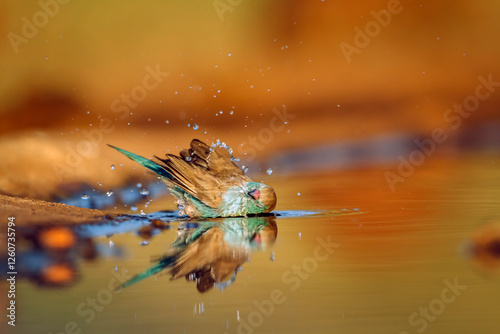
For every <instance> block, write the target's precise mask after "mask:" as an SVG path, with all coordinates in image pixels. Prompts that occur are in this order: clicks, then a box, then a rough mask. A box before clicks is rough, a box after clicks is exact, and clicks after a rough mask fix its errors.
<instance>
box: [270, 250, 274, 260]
mask: <svg viewBox="0 0 500 334" xmlns="http://www.w3.org/2000/svg"><path fill="white" fill-rule="evenodd" d="M269 259H270V260H271V261H272V262H274V251H272V252H271V257H270V258H269Z"/></svg>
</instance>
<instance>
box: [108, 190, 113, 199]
mask: <svg viewBox="0 0 500 334" xmlns="http://www.w3.org/2000/svg"><path fill="white" fill-rule="evenodd" d="M113 194H114V192H113V190H110V191H108V192H107V193H106V195H108V197H111V196H113Z"/></svg>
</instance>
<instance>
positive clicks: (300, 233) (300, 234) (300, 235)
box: [299, 232, 302, 240]
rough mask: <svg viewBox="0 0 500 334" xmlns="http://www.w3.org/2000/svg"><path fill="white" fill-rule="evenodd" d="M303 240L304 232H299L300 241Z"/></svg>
mask: <svg viewBox="0 0 500 334" xmlns="http://www.w3.org/2000/svg"><path fill="white" fill-rule="evenodd" d="M300 239H302V232H299V240H300Z"/></svg>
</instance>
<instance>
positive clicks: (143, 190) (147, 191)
mask: <svg viewBox="0 0 500 334" xmlns="http://www.w3.org/2000/svg"><path fill="white" fill-rule="evenodd" d="M139 193H140V194H141V195H144V196H145V195H149V190H147V189H142V190H141V191H140V192H139Z"/></svg>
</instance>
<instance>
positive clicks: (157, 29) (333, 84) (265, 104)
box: [0, 0, 500, 198]
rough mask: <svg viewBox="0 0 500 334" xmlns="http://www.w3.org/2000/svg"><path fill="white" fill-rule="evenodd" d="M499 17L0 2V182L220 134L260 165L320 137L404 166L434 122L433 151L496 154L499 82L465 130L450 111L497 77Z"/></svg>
mask: <svg viewBox="0 0 500 334" xmlns="http://www.w3.org/2000/svg"><path fill="white" fill-rule="evenodd" d="M499 14H500V4H498V3H495V2H492V1H485V0H483V1H475V2H471V1H440V2H437V3H436V2H431V1H400V2H399V1H394V0H390V1H357V2H355V3H349V2H338V1H337V2H336V1H328V0H326V1H321V0H315V1H284V0H282V1H264V0H259V1H248V0H215V1H211V0H210V1H180V0H179V1H146V2H142V3H140V4H139V3H137V2H135V1H134V2H133V1H110V2H103V3H97V2H90V3H88V2H78V1H69V2H68V3H66V1H62V0H61V1H60V2H59V1H56V0H41V1H40V2H39V1H23V2H19V1H3V2H2V4H0V15H1V16H2V19H1V20H0V22H1V23H0V32H1V35H2V36H4V37H3V38H2V39H1V41H0V60H1V61H0V65H1V66H0V73H1V76H2V79H3V80H2V81H1V82H0V134H1V141H0V146H2V147H3V149H2V151H3V156H4V157H5V158H4V159H3V163H2V164H0V175H1V176H0V192H3V193H6V194H14V195H25V196H30V197H35V198H50V196H46V195H45V194H46V193H54V192H58V191H61V189H62V188H64V189H66V191H68V190H67V189H73V188H71V187H73V186H74V187H76V188H75V189H77V188H78V187H79V186H78V183H79V182H84V183H88V184H95V181H96V175H101V177H102V178H101V180H102V179H105V180H106V182H107V185H109V186H113V184H117V183H119V182H120V180H122V179H123V178H124V177H127V176H130V175H131V174H134V173H136V172H135V171H133V170H132V169H133V167H128V166H125V167H124V168H123V170H120V169H119V168H118V170H116V171H111V170H110V168H109V166H110V165H111V164H112V163H115V164H116V163H117V162H125V161H127V160H126V158H122V157H119V156H118V155H116V154H115V153H114V152H111V150H110V149H109V148H107V146H105V144H106V143H111V144H114V145H117V146H119V147H123V148H125V149H127V150H131V151H133V152H137V153H139V154H141V155H144V156H146V157H150V156H152V155H153V154H157V155H160V154H161V153H163V152H167V151H172V152H174V153H177V152H178V151H179V150H180V149H181V148H183V147H186V146H187V145H188V143H189V141H190V140H191V139H192V138H194V137H197V138H199V139H201V140H204V141H207V142H213V141H215V140H217V139H220V140H221V141H224V142H226V143H228V144H229V145H230V146H232V147H233V149H234V150H235V155H236V156H240V157H241V158H242V161H243V162H245V158H247V159H246V160H251V161H247V162H246V163H250V164H252V163H253V164H257V163H260V165H257V166H258V167H257V168H261V172H263V171H265V170H266V169H267V167H273V168H275V167H278V171H279V169H280V168H282V169H283V170H285V169H287V166H288V164H290V161H292V160H293V159H294V157H295V160H297V161H298V160H301V159H303V158H304V157H310V156H311V155H314V156H315V155H316V154H309V155H308V153H307V152H309V153H310V152H313V153H314V152H316V151H314V150H318V148H319V151H318V152H322V151H321V148H323V147H324V148H325V149H324V152H326V153H325V154H326V155H328V154H331V159H330V160H328V159H327V160H326V162H325V161H322V160H318V161H317V162H316V161H315V160H314V158H312V159H313V160H311V162H310V163H309V165H311V166H312V169H314V166H315V165H316V164H317V165H318V166H319V165H321V164H322V163H324V164H326V165H327V166H326V167H325V166H323V168H327V169H328V168H330V167H329V166H333V167H335V168H349V167H352V166H353V163H352V161H351V160H353V159H354V160H355V164H356V165H359V164H361V165H362V164H363V161H365V160H366V162H367V163H374V162H377V163H384V164H389V165H391V164H397V163H398V160H397V156H398V154H402V153H404V152H408V151H409V150H411V148H412V146H411V143H412V141H413V139H414V138H426V137H430V136H431V133H432V131H433V130H434V129H435V128H438V127H441V128H445V129H446V130H447V131H448V132H447V134H448V135H449V138H450V139H448V140H447V141H446V143H444V144H443V145H442V147H440V148H439V150H438V151H439V152H444V151H447V150H448V151H449V150H461V149H463V148H467V149H469V148H472V149H474V150H483V149H488V150H490V149H493V150H495V151H498V149H499V148H500V112H498V106H499V104H500V92H492V93H491V95H490V96H489V97H488V98H487V99H485V100H484V101H480V104H479V107H478V108H477V110H474V112H472V113H471V116H470V117H467V118H464V119H463V120H462V122H461V124H460V126H459V127H458V128H457V129H456V130H453V131H452V130H450V124H448V123H447V122H446V121H445V120H444V114H445V113H446V111H447V110H448V109H450V108H452V106H453V105H454V104H456V103H458V104H460V103H463V101H464V99H465V98H466V97H467V96H470V95H474V94H475V89H476V87H477V86H478V84H480V81H479V80H478V77H479V76H482V77H483V78H488V76H490V77H491V78H493V79H492V80H493V81H494V82H497V81H500V68H499V67H498V66H496V65H497V62H498V59H500V44H499V43H498V42H497V36H498V35H499V33H500V21H499V20H498V17H499ZM377 18H378V19H379V21H377ZM380 20H382V21H380ZM384 20H385V21H384ZM380 22H382V23H380ZM377 27H378V28H377ZM367 29H368V30H367ZM370 29H372V30H370ZM373 29H375V30H373ZM359 31H362V32H363V33H364V34H366V35H365V36H361V37H360V36H359ZM360 41H362V42H363V41H364V44H363V45H361V44H360V43H359V42H360ZM357 42H358V43H357ZM342 45H344V47H345V46H346V45H350V46H352V49H350V50H353V48H356V52H353V53H351V54H349V55H348V56H346V53H345V52H343V50H342V47H341V46H342ZM153 72H156V76H155V75H152V73H153ZM167 73H168V74H167ZM155 78H156V79H155ZM127 96H128V97H127ZM134 96H135V98H134ZM126 99H128V101H129V102H128V104H127V102H126ZM273 110H274V111H273ZM284 115H285V116H284ZM286 115H289V116H286ZM188 123H189V126H188ZM284 123H286V124H284ZM103 124H105V126H104V127H105V128H106V130H103ZM194 124H196V125H197V126H199V129H197V130H194ZM86 141H87V142H88V141H90V142H92V148H91V149H89V150H87V151H86V150H85V147H84V146H85V145H84V144H85V142H86ZM82 143H83V144H82ZM408 143H410V144H408ZM79 145H80V146H79ZM339 145H340V146H339ZM345 147H347V148H348V150H350V151H353V152H354V153H352V152H351V153H352V154H348V156H347V157H346V156H339V155H341V153H339V152H342V151H343V148H345ZM332 148H333V149H332ZM311 149H312V151H311ZM74 152H76V153H74ZM294 152H302V153H300V154H298V155H295V156H294V155H293V154H295V153H294ZM371 152H376V153H371ZM377 152H378V153H377ZM245 153H246V155H245ZM379 153H380V154H379ZM72 154H76V155H79V156H80V158H78V156H72ZM318 154H321V153H318ZM370 154H371V155H370ZM283 155H285V158H283ZM366 155H368V158H366V159H365V156H366ZM373 155H375V157H373ZM380 156H382V157H381V158H380ZM287 157H290V159H288V158H287ZM337 158H338V159H337ZM379 158H380V159H379ZM273 159H274V160H273ZM308 159H309V158H308ZM273 161H275V164H273V163H272V162H273ZM336 161H341V162H339V163H336ZM280 163H281V164H282V165H283V166H280ZM291 164H292V165H293V163H291ZM297 166H298V167H300V168H303V167H304V166H303V164H302V165H301V164H298V165H297ZM34 167H36V168H34ZM40 175H43V180H41V177H40ZM75 183H76V184H77V185H76V186H75V185H74V184H75ZM63 192H64V191H63Z"/></svg>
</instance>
